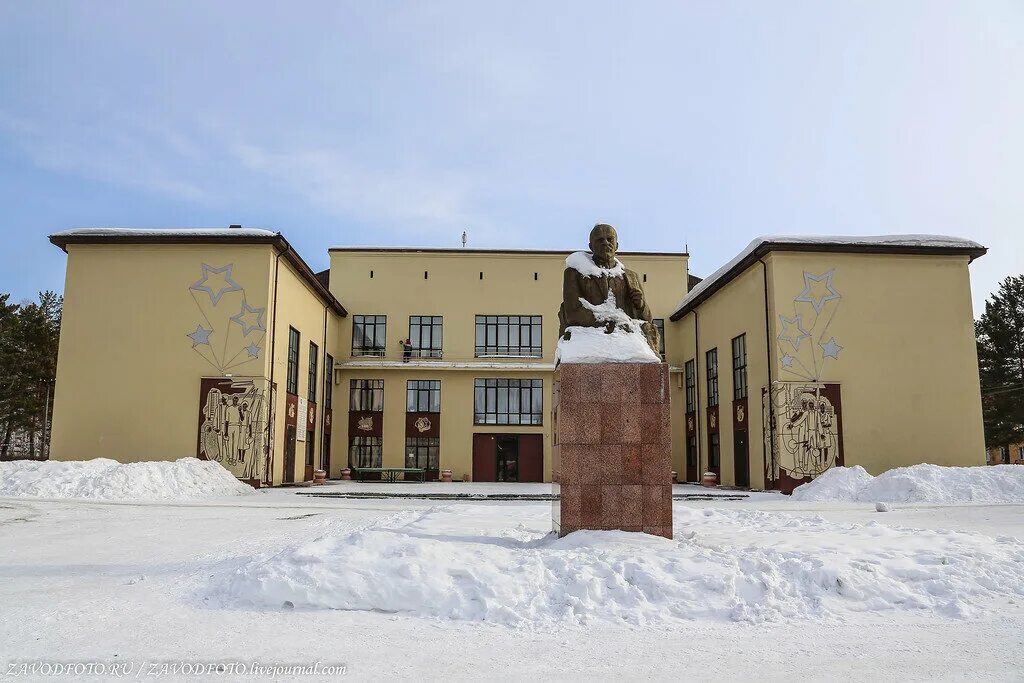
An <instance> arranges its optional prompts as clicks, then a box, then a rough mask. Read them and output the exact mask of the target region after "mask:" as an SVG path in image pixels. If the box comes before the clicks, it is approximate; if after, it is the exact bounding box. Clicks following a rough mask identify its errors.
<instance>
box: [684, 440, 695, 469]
mask: <svg viewBox="0 0 1024 683" xmlns="http://www.w3.org/2000/svg"><path fill="white" fill-rule="evenodd" d="M686 466H687V467H696V466H697V435H696V434H690V436H688V437H686Z"/></svg>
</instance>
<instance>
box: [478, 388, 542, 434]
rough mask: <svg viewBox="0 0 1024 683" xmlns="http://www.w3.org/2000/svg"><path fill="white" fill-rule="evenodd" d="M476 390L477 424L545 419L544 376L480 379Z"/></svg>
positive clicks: (525, 422)
mask: <svg viewBox="0 0 1024 683" xmlns="http://www.w3.org/2000/svg"><path fill="white" fill-rule="evenodd" d="M474 390H475V391H474V400H473V405H474V411H473V423H474V424H478V425H480V424H487V425H493V424H499V425H519V424H523V425H539V424H543V423H544V380H541V379H477V380H476V382H475V384H474Z"/></svg>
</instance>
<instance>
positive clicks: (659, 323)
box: [652, 318, 665, 360]
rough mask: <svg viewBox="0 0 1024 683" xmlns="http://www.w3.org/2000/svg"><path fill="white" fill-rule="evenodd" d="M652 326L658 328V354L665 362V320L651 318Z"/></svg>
mask: <svg viewBox="0 0 1024 683" xmlns="http://www.w3.org/2000/svg"><path fill="white" fill-rule="evenodd" d="M652 321H653V322H654V326H655V327H656V328H658V354H659V355H660V356H661V359H662V360H665V319H664V318H653V319H652Z"/></svg>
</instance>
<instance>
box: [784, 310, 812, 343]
mask: <svg viewBox="0 0 1024 683" xmlns="http://www.w3.org/2000/svg"><path fill="white" fill-rule="evenodd" d="M779 321H780V322H781V323H782V332H781V333H780V334H779V341H788V342H789V343H790V344H792V345H793V348H794V349H796V350H797V351H799V350H800V340H801V339H806V338H807V337H810V336H811V333H810V332H808V331H807V330H805V329H804V323H803V320H802V319H801V317H800V314H799V313H797V314H796V316H795V317H793V318H787V317H786V316H784V315H781V314H780V315H779Z"/></svg>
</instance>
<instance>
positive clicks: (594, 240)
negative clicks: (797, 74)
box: [590, 223, 619, 268]
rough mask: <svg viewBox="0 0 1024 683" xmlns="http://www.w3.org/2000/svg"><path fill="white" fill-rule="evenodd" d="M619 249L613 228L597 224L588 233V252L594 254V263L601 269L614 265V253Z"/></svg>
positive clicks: (617, 238)
mask: <svg viewBox="0 0 1024 683" xmlns="http://www.w3.org/2000/svg"><path fill="white" fill-rule="evenodd" d="M618 249H619V236H618V235H617V234H616V232H615V228H613V227H612V226H610V225H608V224H607V223H598V224H597V225H595V226H594V229H593V230H591V231H590V251H591V253H593V254H594V263H596V264H597V265H599V266H601V267H602V268H611V267H612V266H613V265H615V252H616V251H618Z"/></svg>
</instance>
